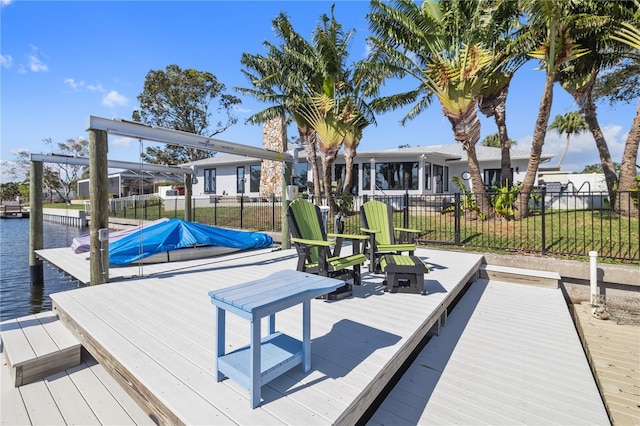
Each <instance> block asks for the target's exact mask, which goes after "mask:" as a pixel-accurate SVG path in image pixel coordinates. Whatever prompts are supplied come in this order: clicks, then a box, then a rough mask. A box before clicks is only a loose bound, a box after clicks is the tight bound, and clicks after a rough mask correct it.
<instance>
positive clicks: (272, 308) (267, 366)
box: [209, 270, 344, 408]
mask: <svg viewBox="0 0 640 426" xmlns="http://www.w3.org/2000/svg"><path fill="white" fill-rule="evenodd" d="M343 285H344V281H341V280H337V279H334V278H327V277H321V276H319V275H312V274H308V273H305V272H298V271H292V270H286V271H279V272H276V273H274V274H272V275H269V276H268V277H266V278H262V279H259V280H255V281H250V282H247V283H244V284H239V285H236V286H233V287H227V288H224V289H220V290H215V291H210V292H209V296H210V297H211V303H212V304H213V305H215V306H216V319H217V332H216V340H217V343H216V348H217V355H216V380H217V381H218V382H220V381H221V380H223V379H224V378H225V377H228V378H230V379H232V380H233V381H235V382H236V383H238V384H239V385H241V386H243V387H244V388H246V389H248V390H249V393H250V395H251V408H256V407H257V406H259V405H260V389H261V387H262V385H264V384H266V383H269V382H270V381H271V380H273V379H275V378H276V377H278V376H280V375H281V374H283V373H285V372H286V371H288V370H290V369H291V368H292V367H294V366H296V365H298V364H302V368H303V371H304V372H305V373H308V372H309V371H310V370H311V299H315V298H316V297H320V296H322V295H325V294H327V293H330V292H332V291H334V290H336V289H337V288H339V287H342V286H343ZM300 303H302V341H299V340H297V339H294V338H293V337H290V336H287V335H286V334H283V333H279V332H276V313H278V312H280V311H282V310H284V309H287V308H290V307H292V306H294V305H298V304H300ZM227 311H228V312H232V313H234V314H236V315H238V316H240V317H242V318H245V319H248V320H249V321H250V335H251V338H250V344H249V345H247V346H244V347H242V348H240V349H237V350H235V351H233V352H230V353H228V354H225V314H226V312H227ZM267 316H268V317H269V334H268V335H267V336H266V337H261V330H260V324H261V320H262V318H264V317H267Z"/></svg>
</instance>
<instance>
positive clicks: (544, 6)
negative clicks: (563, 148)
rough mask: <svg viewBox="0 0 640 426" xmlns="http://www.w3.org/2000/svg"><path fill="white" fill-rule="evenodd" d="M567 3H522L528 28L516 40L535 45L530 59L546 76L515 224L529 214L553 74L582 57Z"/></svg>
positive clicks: (544, 0)
mask: <svg viewBox="0 0 640 426" xmlns="http://www.w3.org/2000/svg"><path fill="white" fill-rule="evenodd" d="M573 3H574V2H572V1H571V0H556V1H551V0H540V1H537V0H523V1H522V5H523V7H524V10H525V12H526V16H527V22H528V28H527V31H526V32H525V33H524V34H523V35H521V36H520V40H522V42H523V43H537V44H538V46H539V47H538V48H537V49H536V50H534V51H532V52H531V53H530V56H531V57H533V58H535V59H538V60H540V62H541V67H540V68H541V69H544V70H545V72H546V78H545V83H544V89H543V92H542V97H541V99H540V108H539V111H538V117H537V119H536V124H535V128H534V132H533V140H532V142H531V155H530V156H529V162H528V164H527V171H526V174H525V176H524V180H523V182H522V186H521V187H520V192H519V194H518V197H517V199H516V202H515V205H516V208H517V209H516V212H515V219H516V220H519V219H522V218H524V217H526V216H527V215H528V214H529V197H530V196H531V193H532V192H533V186H534V184H535V178H536V175H537V173H538V167H539V165H540V157H541V155H542V145H543V144H544V139H545V136H546V132H547V125H548V122H549V116H550V114H551V104H552V103H553V84H554V82H555V80H556V76H557V74H558V73H559V72H560V71H561V70H562V69H563V67H565V66H567V64H569V63H570V62H571V61H572V60H574V59H576V58H577V57H579V56H581V55H584V54H585V53H586V51H585V50H584V49H580V48H579V46H578V45H577V44H576V43H575V41H574V40H573V39H572V38H571V34H570V29H571V28H572V25H573V24H574V23H575V21H576V19H577V18H576V16H575V15H572V13H571V12H572V10H571V5H572V4H573Z"/></svg>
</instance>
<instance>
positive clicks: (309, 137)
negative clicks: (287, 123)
mask: <svg viewBox="0 0 640 426" xmlns="http://www.w3.org/2000/svg"><path fill="white" fill-rule="evenodd" d="M298 130H299V132H300V142H302V146H304V149H305V151H307V164H308V168H307V169H308V170H312V175H313V196H314V197H313V198H314V202H315V204H316V205H317V204H318V203H319V202H320V198H321V196H322V193H321V192H320V174H319V173H318V157H317V156H316V140H315V135H316V134H315V131H314V130H313V129H311V128H309V129H308V130H306V131H305V130H303V129H298Z"/></svg>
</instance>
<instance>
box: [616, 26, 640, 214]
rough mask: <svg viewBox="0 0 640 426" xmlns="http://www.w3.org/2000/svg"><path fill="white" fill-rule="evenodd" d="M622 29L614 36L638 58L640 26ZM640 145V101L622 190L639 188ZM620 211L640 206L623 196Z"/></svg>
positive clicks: (630, 211) (634, 211)
mask: <svg viewBox="0 0 640 426" xmlns="http://www.w3.org/2000/svg"><path fill="white" fill-rule="evenodd" d="M623 27H624V28H622V29H621V30H619V31H617V32H616V35H615V36H614V37H612V38H613V39H614V40H617V41H619V42H622V43H624V44H626V45H628V46H630V47H631V48H632V49H635V51H633V52H631V53H629V56H632V57H634V59H635V60H638V58H639V56H640V55H639V54H638V51H639V50H640V27H635V26H633V25H631V24H629V23H625V24H623ZM639 146H640V102H638V108H637V110H636V116H635V118H634V119H633V124H632V126H631V129H630V130H629V135H628V136H627V142H626V143H625V146H624V152H623V153H622V163H621V165H620V178H619V180H618V188H619V189H620V190H622V191H629V190H632V188H638V179H637V173H636V170H635V168H634V167H633V166H634V165H635V162H636V161H637V159H638V149H639ZM616 207H617V208H618V209H619V212H620V213H622V214H625V215H627V216H632V215H635V216H636V217H637V215H638V207H637V206H635V205H634V204H633V203H632V202H631V197H621V199H620V200H618V202H617V203H616Z"/></svg>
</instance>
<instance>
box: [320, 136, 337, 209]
mask: <svg viewBox="0 0 640 426" xmlns="http://www.w3.org/2000/svg"><path fill="white" fill-rule="evenodd" d="M338 150H339V148H338V149H329V150H326V149H322V147H321V148H320V158H321V159H322V178H323V181H324V192H325V195H326V197H327V205H328V206H329V218H330V220H333V217H334V216H335V214H336V212H337V211H338V208H337V207H338V206H337V205H336V202H335V200H334V198H333V192H332V191H331V165H332V164H333V162H334V161H335V159H336V157H337V156H338Z"/></svg>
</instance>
